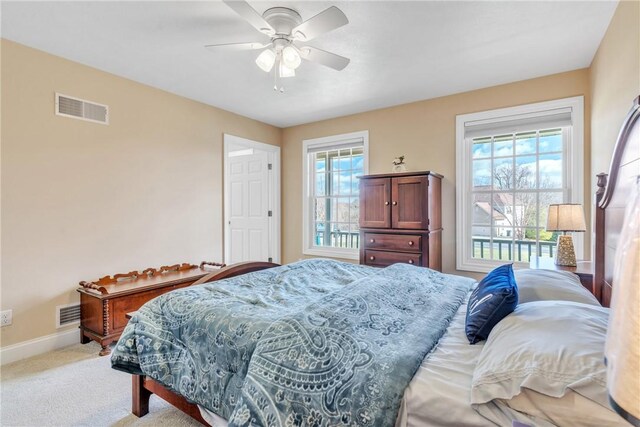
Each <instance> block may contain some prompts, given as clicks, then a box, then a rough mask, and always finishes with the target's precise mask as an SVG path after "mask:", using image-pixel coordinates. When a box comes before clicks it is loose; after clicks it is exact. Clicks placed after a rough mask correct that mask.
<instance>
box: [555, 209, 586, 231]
mask: <svg viewBox="0 0 640 427" xmlns="http://www.w3.org/2000/svg"><path fill="white" fill-rule="evenodd" d="M586 230H587V227H586V225H585V222H584V211H583V210H582V205H580V204H574V203H565V204H553V205H549V215H548V216H547V231H586Z"/></svg>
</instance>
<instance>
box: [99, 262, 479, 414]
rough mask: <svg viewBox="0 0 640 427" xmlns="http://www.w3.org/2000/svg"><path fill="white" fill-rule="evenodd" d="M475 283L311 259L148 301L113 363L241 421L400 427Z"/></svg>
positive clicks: (402, 268) (420, 271)
mask: <svg viewBox="0 0 640 427" xmlns="http://www.w3.org/2000/svg"><path fill="white" fill-rule="evenodd" d="M473 283H474V282H473V280H471V279H467V278H462V277H458V276H451V275H446V274H441V273H438V272H436V271H433V270H429V269H426V268H419V267H413V266H409V265H404V264H395V265H393V266H391V267H387V268H384V269H374V268H371V267H365V266H360V265H353V264H347V263H341V262H337V261H330V260H308V261H301V262H297V263H294V264H289V265H285V266H282V267H278V268H273V269H269V270H263V271H259V272H255V273H250V274H246V275H243V276H239V277H234V278H231V279H226V280H222V281H219V282H214V283H211V284H205V285H200V286H194V287H190V288H183V289H180V290H176V291H173V292H170V293H168V294H164V295H162V296H160V297H158V298H156V299H154V300H152V301H150V302H148V303H147V304H145V305H144V306H143V307H142V308H141V309H140V310H139V311H138V312H137V314H136V315H135V316H134V317H133V318H132V319H131V321H130V322H129V324H128V325H127V327H126V328H125V330H124V332H123V333H122V336H121V337H120V340H119V341H118V344H117V345H116V348H115V350H114V352H113V355H112V357H111V363H112V366H113V368H115V369H119V370H123V371H126V372H130V373H135V374H145V375H148V376H150V377H152V378H154V379H156V380H158V381H160V382H161V383H163V384H165V385H166V386H168V387H169V388H171V389H172V390H174V391H176V392H178V393H180V394H181V395H183V396H185V397H186V398H187V399H189V400H190V401H192V402H195V403H197V404H199V405H201V406H204V407H206V408H207V409H209V410H212V411H213V412H215V413H217V414H219V415H220V416H222V417H224V418H226V419H228V420H229V425H230V426H243V425H250V424H253V425H262V426H303V425H308V426H325V425H331V426H336V425H367V426H368V425H375V426H392V425H394V423H395V419H396V416H397V412H398V407H399V403H400V400H401V398H402V396H403V393H404V390H405V388H406V386H407V385H408V383H409V381H410V380H411V378H412V377H413V375H414V373H415V371H416V370H417V368H418V367H419V366H420V363H421V362H422V360H423V359H424V357H425V355H426V354H427V353H428V352H429V351H431V350H432V349H433V348H434V346H435V344H436V343H437V342H438V340H439V338H440V337H441V336H442V335H443V334H444V332H445V330H446V328H447V326H448V324H449V322H450V320H451V318H452V317H453V315H454V314H455V313H456V311H457V309H458V307H459V306H460V304H461V303H462V302H463V300H464V298H465V296H466V295H467V293H468V291H469V289H470V288H471V286H472V284H473Z"/></svg>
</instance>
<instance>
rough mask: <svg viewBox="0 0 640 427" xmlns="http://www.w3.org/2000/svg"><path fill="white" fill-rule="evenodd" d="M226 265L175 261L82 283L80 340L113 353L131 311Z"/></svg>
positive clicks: (103, 352) (105, 351)
mask: <svg viewBox="0 0 640 427" xmlns="http://www.w3.org/2000/svg"><path fill="white" fill-rule="evenodd" d="M222 267H224V264H218V263H214V262H204V261H203V262H202V263H200V265H199V266H198V265H194V264H187V263H184V264H175V265H171V266H162V267H160V268H158V269H155V268H147V269H145V270H143V271H142V272H141V273H139V272H138V271H131V272H129V273H126V274H115V275H113V276H105V277H103V278H101V279H98V280H96V281H95V282H84V281H83V282H80V287H79V288H78V292H79V293H80V342H81V343H83V344H86V343H88V342H90V341H91V340H94V341H96V342H98V344H100V345H101V346H102V350H100V353H99V354H100V356H105V355H107V354H109V353H111V349H109V344H111V343H112V342H114V341H116V340H118V338H120V335H121V334H122V331H123V330H124V328H125V326H126V325H127V322H128V321H129V319H128V318H127V313H129V312H134V311H136V310H138V309H139V308H140V307H141V306H142V305H143V304H144V303H145V302H147V301H149V300H151V299H153V298H155V297H157V296H158V295H162V294H164V293H166V292H169V291H172V290H174V289H179V288H184V287H186V286H190V285H192V284H194V283H195V282H196V281H198V280H199V279H201V278H203V277H205V276H207V275H208V274H210V273H211V272H212V271H214V270H216V269H219V268H222Z"/></svg>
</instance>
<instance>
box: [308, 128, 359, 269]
mask: <svg viewBox="0 0 640 427" xmlns="http://www.w3.org/2000/svg"><path fill="white" fill-rule="evenodd" d="M368 145H369V132H368V131H362V132H353V133H349V134H343V135H335V136H329V137H325V138H317V139H309V140H304V141H303V150H302V156H303V159H302V162H303V179H304V182H303V191H304V196H303V201H304V202H303V253H304V254H305V255H316V256H329V257H336V258H347V259H358V248H359V245H360V239H359V233H360V229H359V227H358V219H359V213H360V203H359V191H358V188H359V182H358V181H359V180H358V178H357V177H359V176H361V175H364V174H366V173H367V170H368V153H367V152H368Z"/></svg>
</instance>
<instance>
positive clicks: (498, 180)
mask: <svg viewBox="0 0 640 427" xmlns="http://www.w3.org/2000/svg"><path fill="white" fill-rule="evenodd" d="M456 140H457V145H456V151H457V152H456V155H457V190H456V192H457V203H458V209H456V212H457V218H456V220H457V233H458V244H457V253H456V256H457V260H456V264H457V268H458V269H459V270H468V271H480V272H486V271H489V270H491V269H492V268H494V267H495V266H497V265H500V264H504V263H507V262H514V263H515V264H522V265H528V264H529V261H530V260H531V258H533V257H554V256H555V251H556V240H557V237H558V234H557V233H556V232H547V231H546V230H545V226H546V221H547V211H548V206H549V204H552V203H582V195H583V98H582V97H575V98H568V99H561V100H557V101H549V102H542V103H537V104H529V105H524V106H519V107H511V108H504V109H500V110H492V111H486V112H481V113H473V114H465V115H460V116H457V119H456ZM574 240H575V243H576V244H575V247H576V252H577V255H578V257H580V255H581V253H582V249H583V243H582V242H583V240H582V238H581V235H580V233H576V234H575V235H574Z"/></svg>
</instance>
